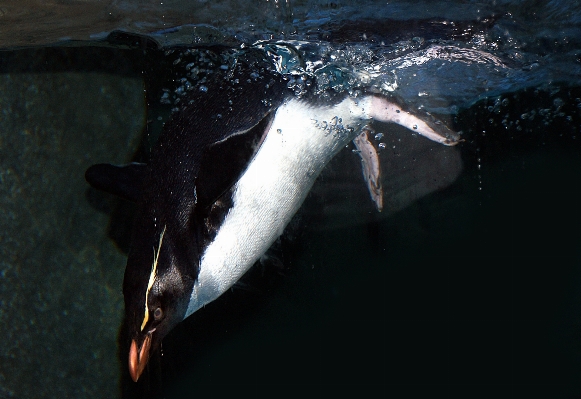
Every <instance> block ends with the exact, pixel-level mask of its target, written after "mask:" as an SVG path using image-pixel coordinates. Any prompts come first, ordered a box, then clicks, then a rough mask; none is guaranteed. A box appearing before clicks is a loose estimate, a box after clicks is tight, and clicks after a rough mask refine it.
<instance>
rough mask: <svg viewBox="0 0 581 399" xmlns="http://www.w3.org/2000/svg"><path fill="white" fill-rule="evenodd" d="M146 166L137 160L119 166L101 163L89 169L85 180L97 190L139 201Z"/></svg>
mask: <svg viewBox="0 0 581 399" xmlns="http://www.w3.org/2000/svg"><path fill="white" fill-rule="evenodd" d="M146 166H147V165H146V164H144V163H137V162H132V163H129V164H127V165H119V166H117V165H111V164H108V163H100V164H96V165H93V166H91V167H90V168H89V169H87V171H86V172H85V180H87V182H88V183H89V184H90V185H91V186H92V187H93V188H96V189H97V190H101V191H105V192H108V193H110V194H113V195H117V196H119V197H121V198H124V199H126V200H129V201H131V202H137V201H138V199H139V198H140V197H141V191H142V186H143V179H144V176H145V170H146Z"/></svg>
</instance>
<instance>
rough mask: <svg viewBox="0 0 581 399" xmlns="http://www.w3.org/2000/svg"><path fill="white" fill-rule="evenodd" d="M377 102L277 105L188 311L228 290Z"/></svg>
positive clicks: (209, 254)
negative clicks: (371, 103) (318, 105)
mask: <svg viewBox="0 0 581 399" xmlns="http://www.w3.org/2000/svg"><path fill="white" fill-rule="evenodd" d="M370 101H371V100H370V98H362V99H353V98H350V97H347V98H346V99H345V100H343V101H342V102H341V103H339V104H337V105H335V106H329V107H311V106H309V105H307V104H306V103H304V102H301V101H299V100H298V99H294V98H293V99H291V100H289V101H288V102H286V103H285V104H284V105H283V106H281V107H280V108H279V109H278V110H277V112H276V115H275V118H274V120H273V123H272V126H271V128H270V131H269V132H268V134H267V136H266V139H265V141H264V142H263V143H262V145H261V147H260V149H259V151H258V152H257V154H256V156H255V158H254V159H253V161H252V162H251V163H250V165H249V167H248V169H247V170H246V171H245V172H244V174H243V175H242V177H241V178H240V180H239V181H238V182H237V184H236V185H235V191H234V196H233V206H232V208H231V209H230V211H229V212H228V214H227V215H226V218H225V220H224V223H223V224H222V226H221V227H220V229H219V230H218V233H217V234H216V237H215V240H214V241H213V242H212V243H211V244H210V245H209V246H208V247H207V249H206V251H205V252H204V254H203V255H202V259H201V263H200V274H199V277H198V281H197V282H196V284H195V285H194V290H193V292H192V296H191V299H190V304H189V307H188V310H187V314H186V317H187V316H189V315H190V314H192V313H193V312H195V311H196V310H197V309H199V308H200V307H202V306H204V305H205V304H207V303H209V302H211V301H213V300H214V299H216V298H217V297H218V296H220V295H221V294H222V293H224V292H225V291H226V290H228V288H230V287H231V286H232V285H233V284H234V283H235V282H236V281H238V279H239V278H240V277H241V276H242V275H243V274H244V273H245V272H246V271H247V270H248V269H249V268H250V267H251V266H252V265H253V264H254V263H255V262H256V261H257V260H258V258H259V257H260V256H262V255H263V254H264V253H265V252H266V250H268V248H269V247H270V246H271V244H272V243H273V242H274V241H275V240H276V239H277V238H278V237H279V236H280V235H281V234H282V232H283V230H284V228H285V227H286V225H287V224H288V222H289V221H290V219H291V218H292V217H293V215H294V214H295V212H296V211H297V210H298V208H299V207H300V205H301V204H302V202H303V200H304V199H305V197H306V195H307V193H308V192H309V190H310V188H311V186H312V185H313V183H314V181H315V179H316V178H317V176H318V175H319V173H320V172H321V170H322V169H323V167H324V166H325V165H326V164H327V163H328V162H329V161H330V160H331V159H332V158H333V157H334V156H335V155H336V153H337V152H338V151H339V150H340V149H341V148H343V147H344V146H345V145H346V144H347V143H348V142H349V141H350V140H352V139H353V138H354V137H355V136H356V135H357V134H358V133H359V131H360V129H361V127H362V125H363V124H364V123H365V122H367V120H368V119H369V118H368V116H367V111H366V108H368V107H369V106H370Z"/></svg>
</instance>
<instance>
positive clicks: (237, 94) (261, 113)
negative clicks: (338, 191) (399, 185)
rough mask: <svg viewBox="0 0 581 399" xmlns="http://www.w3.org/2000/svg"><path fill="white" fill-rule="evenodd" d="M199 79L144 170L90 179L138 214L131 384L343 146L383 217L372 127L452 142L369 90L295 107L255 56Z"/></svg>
mask: <svg viewBox="0 0 581 399" xmlns="http://www.w3.org/2000/svg"><path fill="white" fill-rule="evenodd" d="M249 54H252V55H250V56H246V57H244V56H241V57H240V58H239V59H237V60H236V62H235V64H234V67H233V68H232V69H231V70H229V71H228V72H227V73H225V74H223V75H220V76H215V77H213V79H210V78H208V79H205V80H204V82H203V85H199V86H198V87H197V88H195V89H194V90H192V91H190V93H189V94H188V95H187V96H186V97H184V98H183V99H182V101H181V102H180V103H181V106H180V107H179V109H178V110H177V111H175V112H174V113H173V114H172V115H171V116H170V118H169V120H168V121H167V122H166V123H165V125H164V128H163V132H162V133H161V135H160V137H159V139H158V141H157V143H156V144H155V146H154V148H153V150H152V156H151V159H150V160H149V162H148V163H147V164H142V163H132V164H129V165H125V166H114V165H109V164H97V165H93V166H92V167H90V168H89V169H88V170H87V171H86V173H85V177H86V180H87V181H88V182H89V183H90V184H91V185H92V186H93V187H95V188H98V189H101V190H104V191H108V192H111V193H113V194H116V195H119V196H121V197H123V198H126V199H128V200H130V201H134V202H135V203H136V204H137V211H136V215H135V219H134V224H133V229H132V237H131V247H130V251H129V254H128V258H127V265H126V269H125V275H124V281H123V295H124V301H125V319H126V322H125V324H126V325H125V328H126V330H127V332H128V335H129V340H130V345H129V353H128V368H129V374H130V376H131V378H132V380H133V381H135V382H137V381H138V379H139V378H140V376H141V375H142V373H143V372H144V370H145V368H146V365H147V362H148V359H149V357H150V354H151V353H152V352H153V351H155V350H157V349H158V348H159V347H160V344H161V341H162V340H163V338H164V337H165V336H166V335H167V334H168V332H169V331H171V330H172V328H174V327H175V326H176V325H177V324H178V323H180V322H181V321H182V320H184V319H185V318H187V317H188V316H190V315H191V314H193V313H194V312H196V311H197V310H198V309H200V308H202V307H203V306H205V305H206V304H208V303H210V302H212V301H213V300H215V299H216V298H218V297H219V296H220V295H222V294H223V293H224V292H225V291H227V290H228V289H229V288H230V287H232V286H233V285H234V284H235V283H236V282H237V281H238V279H239V278H240V277H241V276H242V275H243V274H244V273H245V272H246V271H247V270H249V269H250V268H251V267H252V265H253V264H254V263H255V262H256V261H257V260H258V259H259V258H260V257H261V256H262V255H263V254H264V253H265V252H266V251H267V250H268V249H269V247H270V246H271V244H272V243H273V242H274V241H275V240H276V239H277V238H278V237H279V236H280V235H281V234H282V233H283V231H284V229H285V227H286V226H287V224H288V223H289V221H290V220H291V218H292V217H293V215H294V214H295V213H296V212H297V210H298V209H299V207H300V206H301V204H302V202H303V200H304V199H305V197H306V195H307V194H308V192H309V190H310V189H311V187H312V185H313V183H314V182H315V180H316V178H317V176H318V175H319V173H320V172H321V171H322V169H323V168H324V166H325V165H326V164H327V163H328V162H329V161H330V160H331V159H332V158H333V157H334V156H335V155H336V154H337V153H338V152H339V151H340V150H341V149H342V148H344V147H345V146H346V145H347V144H348V143H349V142H351V141H354V143H355V145H356V146H357V148H358V149H359V150H360V151H359V153H360V156H361V157H362V170H363V172H364V177H365V179H366V181H367V184H368V187H369V190H370V193H371V194H372V198H373V200H374V202H375V203H376V207H377V208H378V209H379V210H381V206H382V204H381V188H380V185H379V183H378V182H379V176H378V173H379V172H378V170H379V168H378V167H377V162H378V158H377V154H376V153H375V150H374V147H373V145H372V144H371V143H370V141H369V140H368V138H366V134H367V133H366V127H367V126H368V124H369V123H370V122H372V121H381V122H391V123H395V124H399V125H401V126H403V127H405V128H407V129H409V130H410V131H411V132H414V133H417V134H419V135H422V136H424V137H426V138H427V139H429V140H432V141H434V142H437V143H441V144H443V145H447V146H453V145H456V144H457V143H458V142H459V141H460V137H459V135H458V134H457V133H455V132H454V131H452V130H451V129H450V128H448V127H447V126H446V125H445V124H443V123H441V122H440V121H438V120H436V119H435V118H433V117H432V116H431V115H430V114H428V113H425V112H423V113H422V112H420V111H418V110H411V109H409V108H407V107H406V106H405V105H404V104H403V103H402V102H401V101H399V100H397V99H395V98H388V97H385V96H384V95H381V94H378V93H374V92H373V91H369V92H367V91H361V92H359V93H358V94H357V95H349V94H348V93H346V92H343V93H333V94H332V95H331V96H326V97H324V98H321V97H320V96H317V95H312V96H309V95H302V96H296V95H295V94H294V93H293V92H292V91H291V90H289V89H288V87H287V77H286V76H284V75H283V74H280V73H278V72H277V71H276V70H275V69H274V68H272V66H271V65H269V64H268V62H265V61H264V60H260V57H257V56H256V55H255V54H254V53H249Z"/></svg>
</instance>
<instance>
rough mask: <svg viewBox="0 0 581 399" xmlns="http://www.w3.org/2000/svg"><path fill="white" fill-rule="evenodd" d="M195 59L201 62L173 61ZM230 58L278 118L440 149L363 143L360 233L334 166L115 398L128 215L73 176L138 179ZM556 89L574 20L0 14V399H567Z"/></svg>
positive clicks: (257, 13) (571, 289)
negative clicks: (455, 141) (337, 99)
mask: <svg viewBox="0 0 581 399" xmlns="http://www.w3.org/2000/svg"><path fill="white" fill-rule="evenodd" d="M114 31H116V32H119V31H123V32H127V33H131V34H138V35H142V36H141V37H143V38H148V39H147V40H150V39H151V40H154V41H155V42H156V43H158V44H159V45H160V46H165V49H162V50H160V51H158V50H148V51H143V48H144V47H143V46H139V45H136V44H135V43H136V40H134V39H132V37H129V36H126V35H122V34H119V33H114V34H113V35H110V34H111V32H114ZM107 38H108V39H107ZM128 38H129V39H128ZM142 43H146V39H144V41H142ZM150 43H153V42H150ZM216 44H219V45H222V46H226V47H229V48H231V50H229V51H228V52H227V55H226V56H225V58H223V59H220V60H219V61H220V62H217V61H216V60H210V59H209V58H207V57H206V58H204V60H202V58H203V57H201V56H200V54H201V53H199V52H196V51H199V50H196V51H192V52H190V53H188V54H186V53H185V51H186V50H185V47H184V46H187V45H191V46H197V47H198V48H199V47H200V46H207V45H216ZM176 46H177V47H176ZM168 49H173V50H168ZM249 49H258V50H259V51H261V52H262V53H261V54H264V57H265V58H267V59H268V60H269V61H271V62H272V63H273V65H274V67H276V68H277V69H278V71H279V72H280V73H282V74H285V75H286V76H287V77H288V87H289V90H290V91H291V92H292V93H293V95H297V96H301V95H304V93H305V92H306V91H311V92H314V93H316V94H317V95H320V96H321V98H324V97H325V96H328V95H329V93H331V94H336V93H338V92H347V93H348V94H350V95H358V94H359V93H360V92H361V91H362V90H372V91H374V92H377V93H381V94H384V95H386V96H391V97H394V98H397V99H398V101H401V102H404V103H406V104H407V105H408V106H410V107H414V108H419V109H422V110H425V111H429V112H431V113H433V114H434V115H437V116H438V117H439V118H441V119H442V120H443V121H444V122H445V123H447V124H448V125H449V126H450V127H452V128H454V129H455V130H457V131H461V132H462V138H463V142H461V143H460V144H459V145H458V146H456V147H454V148H449V147H443V146H439V145H436V144H432V143H429V142H427V140H425V139H423V138H422V137H418V136H417V135H413V134H410V133H409V132H408V131H406V130H404V129H401V128H395V127H393V126H390V125H387V124H374V126H373V129H374V136H375V137H376V138H377V139H376V144H378V146H379V148H380V152H379V154H380V161H381V163H382V174H383V175H382V176H383V188H384V191H385V196H386V197H385V204H386V205H385V209H384V210H383V212H381V213H378V212H377V211H376V210H375V208H374V206H373V204H372V202H371V201H370V199H369V195H368V193H367V189H366V187H365V185H364V183H363V182H362V179H361V176H360V175H361V166H360V163H359V158H358V157H357V155H356V154H353V151H352V150H353V148H352V147H349V148H347V149H345V151H343V152H341V153H340V154H339V155H338V156H337V157H336V158H335V159H334V160H333V161H332V162H331V164H329V165H328V167H327V168H326V169H325V171H324V172H323V174H322V175H321V177H320V178H319V180H318V181H317V183H316V185H315V187H314V188H313V191H312V193H311V195H310V196H309V197H308V198H307V200H306V202H305V204H304V206H303V208H302V209H301V210H300V211H299V213H298V215H297V217H296V218H295V219H294V220H293V222H292V223H291V226H290V228H289V229H288V231H287V232H286V233H285V234H284V235H283V237H282V239H281V240H280V242H278V243H277V244H276V245H275V248H273V250H272V251H271V253H269V260H266V261H265V262H263V264H261V265H257V266H255V267H254V268H253V269H252V270H251V272H250V273H249V275H248V276H246V277H245V279H244V280H243V281H242V282H241V283H240V284H239V285H238V286H236V287H235V288H234V289H233V290H232V291H231V292H228V293H227V294H225V295H224V296H223V297H222V298H220V299H219V300H217V301H215V302H214V303H212V304H211V305H209V306H207V307H206V308H204V309H202V310H201V311H199V312H197V313H196V314H195V315H194V316H193V317H191V318H190V319H188V320H186V321H185V322H184V323H182V325H181V326H180V327H178V328H177V329H176V330H175V331H174V332H173V333H172V334H170V335H169V336H168V337H167V339H166V340H165V341H164V343H163V348H162V349H163V351H162V354H161V355H158V356H156V357H155V358H154V359H152V361H151V365H150V368H149V370H148V371H146V373H145V374H144V376H143V378H141V379H140V381H139V384H134V383H133V382H131V381H130V379H129V377H128V375H127V371H126V354H125V353H118V352H119V350H118V339H119V338H118V336H119V329H120V325H121V320H122V313H123V298H122V293H121V285H122V279H123V272H124V263H125V259H126V251H127V245H128V237H129V234H130V233H129V229H130V224H131V215H132V207H131V206H130V205H129V204H127V203H124V202H122V201H120V200H117V199H115V198H113V197H110V196H107V195H104V194H102V193H98V192H96V191H94V190H92V189H89V188H88V185H87V184H86V182H85V181H84V171H85V170H86V168H87V167H88V166H90V165H92V164H94V163H99V162H111V163H118V164H119V163H125V162H129V161H131V160H135V159H143V157H146V156H147V151H148V148H149V146H150V144H151V143H152V142H153V141H154V140H155V137H156V134H158V133H159V130H160V127H161V124H162V122H163V121H164V120H165V118H167V115H168V114H169V113H170V112H171V110H172V108H176V107H179V106H180V99H181V98H183V96H184V95H185V93H188V92H189V91H191V90H199V89H200V88H201V87H203V86H204V79H208V78H209V77H210V76H211V75H212V73H213V72H212V71H214V70H218V69H220V66H221V65H225V69H227V65H229V64H228V63H229V62H233V60H235V59H236V56H237V55H239V54H241V53H243V52H246V51H249ZM166 50H168V51H166ZM192 59H193V60H195V63H194V65H190V63H191V62H192ZM194 70H195V73H194V72H193V71H194ZM165 71H173V72H171V73H169V72H167V73H166V72H165ZM172 73H173V74H172ZM580 79H581V6H579V5H578V4H577V3H576V2H568V1H546V2H538V1H501V0H498V1H489V2H477V1H446V2H434V1H430V2H427V1H390V2H376V1H365V2H357V3H355V2H347V1H336V2H326V1H265V0H262V1H248V2H242V1H238V2H235V1H223V2H220V1H213V2H210V1H163V2H160V1H156V2H153V1H91V0H83V1H52V2H46V1H43V2H40V1H38V2H37V1H30V0H27V1H5V2H3V3H2V4H0V209H1V213H0V326H1V327H0V332H2V336H3V338H4V339H3V345H2V346H1V347H0V398H5V397H6V398H9V397H14V398H37V397H51V398H52V397H60V398H68V397H71V398H73V397H74V398H79V397H90V398H94V397H108V398H111V397H183V396H186V395H187V396H186V397H192V396H194V395H195V396H199V395H205V394H214V395H215V394H216V392H222V391H223V392H224V395H225V394H226V392H227V393H228V394H240V393H241V392H242V391H246V390H247V389H246V388H247V387H248V386H250V385H252V389H253V390H262V389H261V388H263V387H267V388H269V390H270V392H271V394H272V396H278V394H279V393H280V392H286V390H287V389H288V388H289V387H291V388H294V387H299V388H300V389H301V395H303V396H308V397H310V396H314V395H315V392H316V391H317V389H321V388H323V389H324V392H323V394H324V395H325V396H331V395H336V394H345V393H346V389H348V388H354V393H356V394H357V395H359V396H371V395H373V396H377V393H379V394H382V395H383V396H388V395H389V396H394V397H402V394H401V390H403V391H404V392H406V396H405V397H426V396H428V395H429V396H435V395H437V394H441V395H444V396H445V397H458V398H460V397H461V398H473V397H474V398H475V397H495V398H497V397H507V398H508V397H511V398H512V397H517V398H521V397H527V398H528V397H544V398H572V397H578V396H579V395H581V385H580V384H579V375H581V361H580V356H581V271H580V270H581V246H580V244H579V243H580V242H581V228H580V227H579V226H581V212H580V211H579V204H580V203H581V194H579V192H578V187H577V186H578V182H579V181H580V178H581V156H580V155H581V152H580V150H581V144H580V143H579V142H580V140H581V132H580V123H581V82H580ZM144 88H148V89H149V91H148V97H147V98H145V97H144V94H143V93H144ZM210 94H213V93H210ZM215 94H216V95H220V93H215ZM146 99H147V101H148V102H149V108H148V109H146ZM146 127H147V129H146ZM311 392H313V394H311ZM218 396H221V395H218Z"/></svg>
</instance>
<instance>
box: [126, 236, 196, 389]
mask: <svg viewBox="0 0 581 399" xmlns="http://www.w3.org/2000/svg"><path fill="white" fill-rule="evenodd" d="M140 236H145V237H152V236H153V237H155V238H156V239H157V240H156V242H149V244H153V245H147V244H144V243H142V242H139V244H138V245H136V243H135V242H134V243H133V245H132V249H131V252H130V254H129V257H128V261H127V268H126V271H125V278H124V282H123V294H124V298H125V315H126V328H127V330H126V331H127V333H128V335H129V339H130V340H131V345H130V349H129V374H130V376H131V378H132V379H133V381H137V380H138V379H139V377H140V375H141V374H142V373H143V371H144V369H145V367H146V365H147V362H148V360H149V357H150V355H151V353H153V352H154V351H156V350H157V349H158V348H159V347H160V346H161V341H162V340H163V338H164V337H165V336H166V335H167V334H168V333H169V332H170V331H171V330H172V329H173V328H174V327H175V326H176V325H177V324H178V323H179V322H181V321H182V320H183V319H184V317H185V313H186V310H187V307H188V303H189V299H190V295H191V292H192V289H193V285H194V280H195V276H194V275H192V274H191V273H189V272H188V271H189V270H190V269H191V268H192V263H191V259H189V257H188V256H184V246H183V244H184V243H181V242H180V240H176V239H175V234H172V232H171V231H170V229H169V227H167V226H164V227H163V228H162V229H161V231H159V232H157V234H153V235H149V234H148V235H140ZM148 247H149V248H148ZM185 248H187V246H186V247H185Z"/></svg>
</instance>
